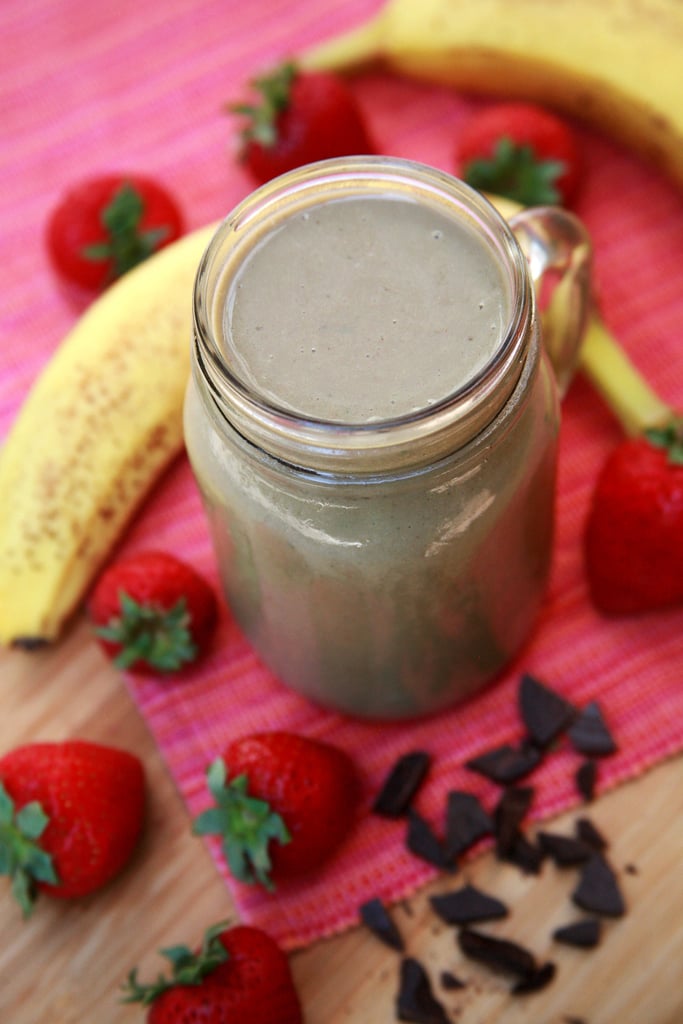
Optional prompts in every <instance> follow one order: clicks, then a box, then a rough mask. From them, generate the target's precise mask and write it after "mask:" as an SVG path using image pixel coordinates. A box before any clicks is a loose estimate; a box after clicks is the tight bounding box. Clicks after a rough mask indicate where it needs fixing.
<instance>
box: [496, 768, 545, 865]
mask: <svg viewBox="0 0 683 1024" xmlns="http://www.w3.org/2000/svg"><path fill="white" fill-rule="evenodd" d="M534 793H535V791H534V789H533V788H532V787H531V786H509V787H508V788H507V789H506V790H505V792H504V793H503V795H502V796H501V798H500V800H499V801H498V804H497V805H496V808H495V811H494V815H493V819H494V824H495V835H496V856H497V857H498V859H499V860H504V861H507V862H508V863H510V864H516V865H517V867H519V868H521V869H522V871H524V872H525V873H526V874H532V875H536V874H538V872H539V871H540V869H541V864H542V863H543V851H542V850H541V849H540V848H539V847H537V846H535V845H534V844H533V843H532V842H531V841H530V840H529V839H527V838H526V836H525V835H524V834H523V832H522V831H521V824H522V821H523V820H524V818H525V816H526V814H527V811H528V810H529V807H530V806H531V804H532V802H533V798H534Z"/></svg>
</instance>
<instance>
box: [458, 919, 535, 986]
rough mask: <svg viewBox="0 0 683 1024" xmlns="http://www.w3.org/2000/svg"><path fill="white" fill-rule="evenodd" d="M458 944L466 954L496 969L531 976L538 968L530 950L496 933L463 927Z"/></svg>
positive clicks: (520, 975)
mask: <svg viewBox="0 0 683 1024" xmlns="http://www.w3.org/2000/svg"><path fill="white" fill-rule="evenodd" d="M458 945H459V946H460V949H461V951H462V952H463V953H464V954H465V956H468V957H470V959H472V960H477V961H478V962H479V963H482V964H486V966H487V967H491V968H492V969H493V970H495V971H501V972H503V973H505V974H514V975H516V976H517V977H519V978H529V977H531V975H533V974H534V973H535V972H536V969H537V968H536V961H535V960H534V958H533V956H532V955H531V953H530V952H529V950H528V949H525V948H524V947H523V946H520V945H519V944H518V943H517V942H511V941H510V940H509V939H499V938H496V937H495V936H494V935H486V934H484V932H479V931H474V930H473V929H471V928H463V929H462V930H461V931H460V932H459V933H458Z"/></svg>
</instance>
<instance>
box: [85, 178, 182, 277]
mask: <svg viewBox="0 0 683 1024" xmlns="http://www.w3.org/2000/svg"><path fill="white" fill-rule="evenodd" d="M144 212H145V207H144V203H143V200H142V196H141V195H140V193H139V191H138V190H137V189H136V188H134V187H133V186H132V185H130V184H129V183H128V182H124V183H123V184H122V185H121V186H120V188H119V189H117V191H116V192H115V193H114V195H113V196H112V199H111V202H110V203H109V204H108V205H107V206H105V208H104V209H103V210H102V213H101V216H100V220H101V223H102V227H103V228H104V232H105V236H106V237H105V240H104V241H103V242H98V243H96V244H93V245H87V246H86V247H85V248H84V250H83V255H84V256H85V257H86V259H88V260H92V261H93V262H95V263H102V262H106V261H107V260H111V263H112V270H111V278H112V280H116V279H117V278H119V277H121V276H122V275H123V274H125V273H126V272H127V271H128V270H132V268H133V267H135V266H137V265H138V263H142V262H143V260H146V259H147V258H148V257H149V256H151V255H152V253H153V252H154V251H155V250H156V249H157V248H158V247H159V245H160V244H161V242H163V240H164V239H165V238H166V237H167V235H168V233H169V228H168V227H158V228H150V229H149V230H147V231H142V230H141V229H140V224H141V222H142V217H143V214H144Z"/></svg>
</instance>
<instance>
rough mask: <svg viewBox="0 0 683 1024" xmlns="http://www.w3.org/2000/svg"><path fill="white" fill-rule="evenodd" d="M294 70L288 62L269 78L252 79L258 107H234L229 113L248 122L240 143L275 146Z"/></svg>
mask: <svg viewBox="0 0 683 1024" xmlns="http://www.w3.org/2000/svg"><path fill="white" fill-rule="evenodd" d="M296 73H297V72H296V67H295V65H294V64H293V63H291V62H288V63H285V64H283V65H282V66H281V67H279V68H276V69H275V71H273V72H272V74H270V75H264V76H263V77H261V78H255V79H254V80H253V81H252V82H251V85H252V86H253V87H254V89H255V90H256V91H257V92H258V93H259V94H260V102H259V103H235V104H230V105H229V106H228V110H229V111H230V112H232V113H235V114H241V115H242V116H243V117H246V118H247V123H246V125H245V127H244V128H243V129H242V141H243V142H245V143H246V142H257V143H259V145H261V146H265V148H266V149H269V148H271V147H273V146H274V145H275V144H276V142H277V118H278V115H279V114H281V113H282V111H283V110H285V109H286V108H287V107H288V106H289V101H290V95H291V91H292V83H293V81H294V78H295V77H296Z"/></svg>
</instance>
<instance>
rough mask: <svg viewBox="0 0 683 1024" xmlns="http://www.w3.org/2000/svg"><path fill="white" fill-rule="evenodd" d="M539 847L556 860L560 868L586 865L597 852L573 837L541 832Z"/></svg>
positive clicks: (538, 836)
mask: <svg viewBox="0 0 683 1024" xmlns="http://www.w3.org/2000/svg"><path fill="white" fill-rule="evenodd" d="M536 838H537V839H538V843H539V846H540V847H541V849H542V850H543V851H544V853H547V854H548V856H549V857H550V858H551V859H552V860H554V862H555V863H556V864H557V865H558V867H561V868H562V867H573V866H574V865H576V864H584V863H585V862H586V861H587V860H588V858H589V857H592V855H593V853H594V852H595V851H594V850H593V848H592V847H591V846H589V845H588V844H587V843H584V842H582V841H581V839H575V838H574V837H573V836H562V835H558V834H557V833H556V832H543V831H541V832H539V833H538V835H537V837H536Z"/></svg>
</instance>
